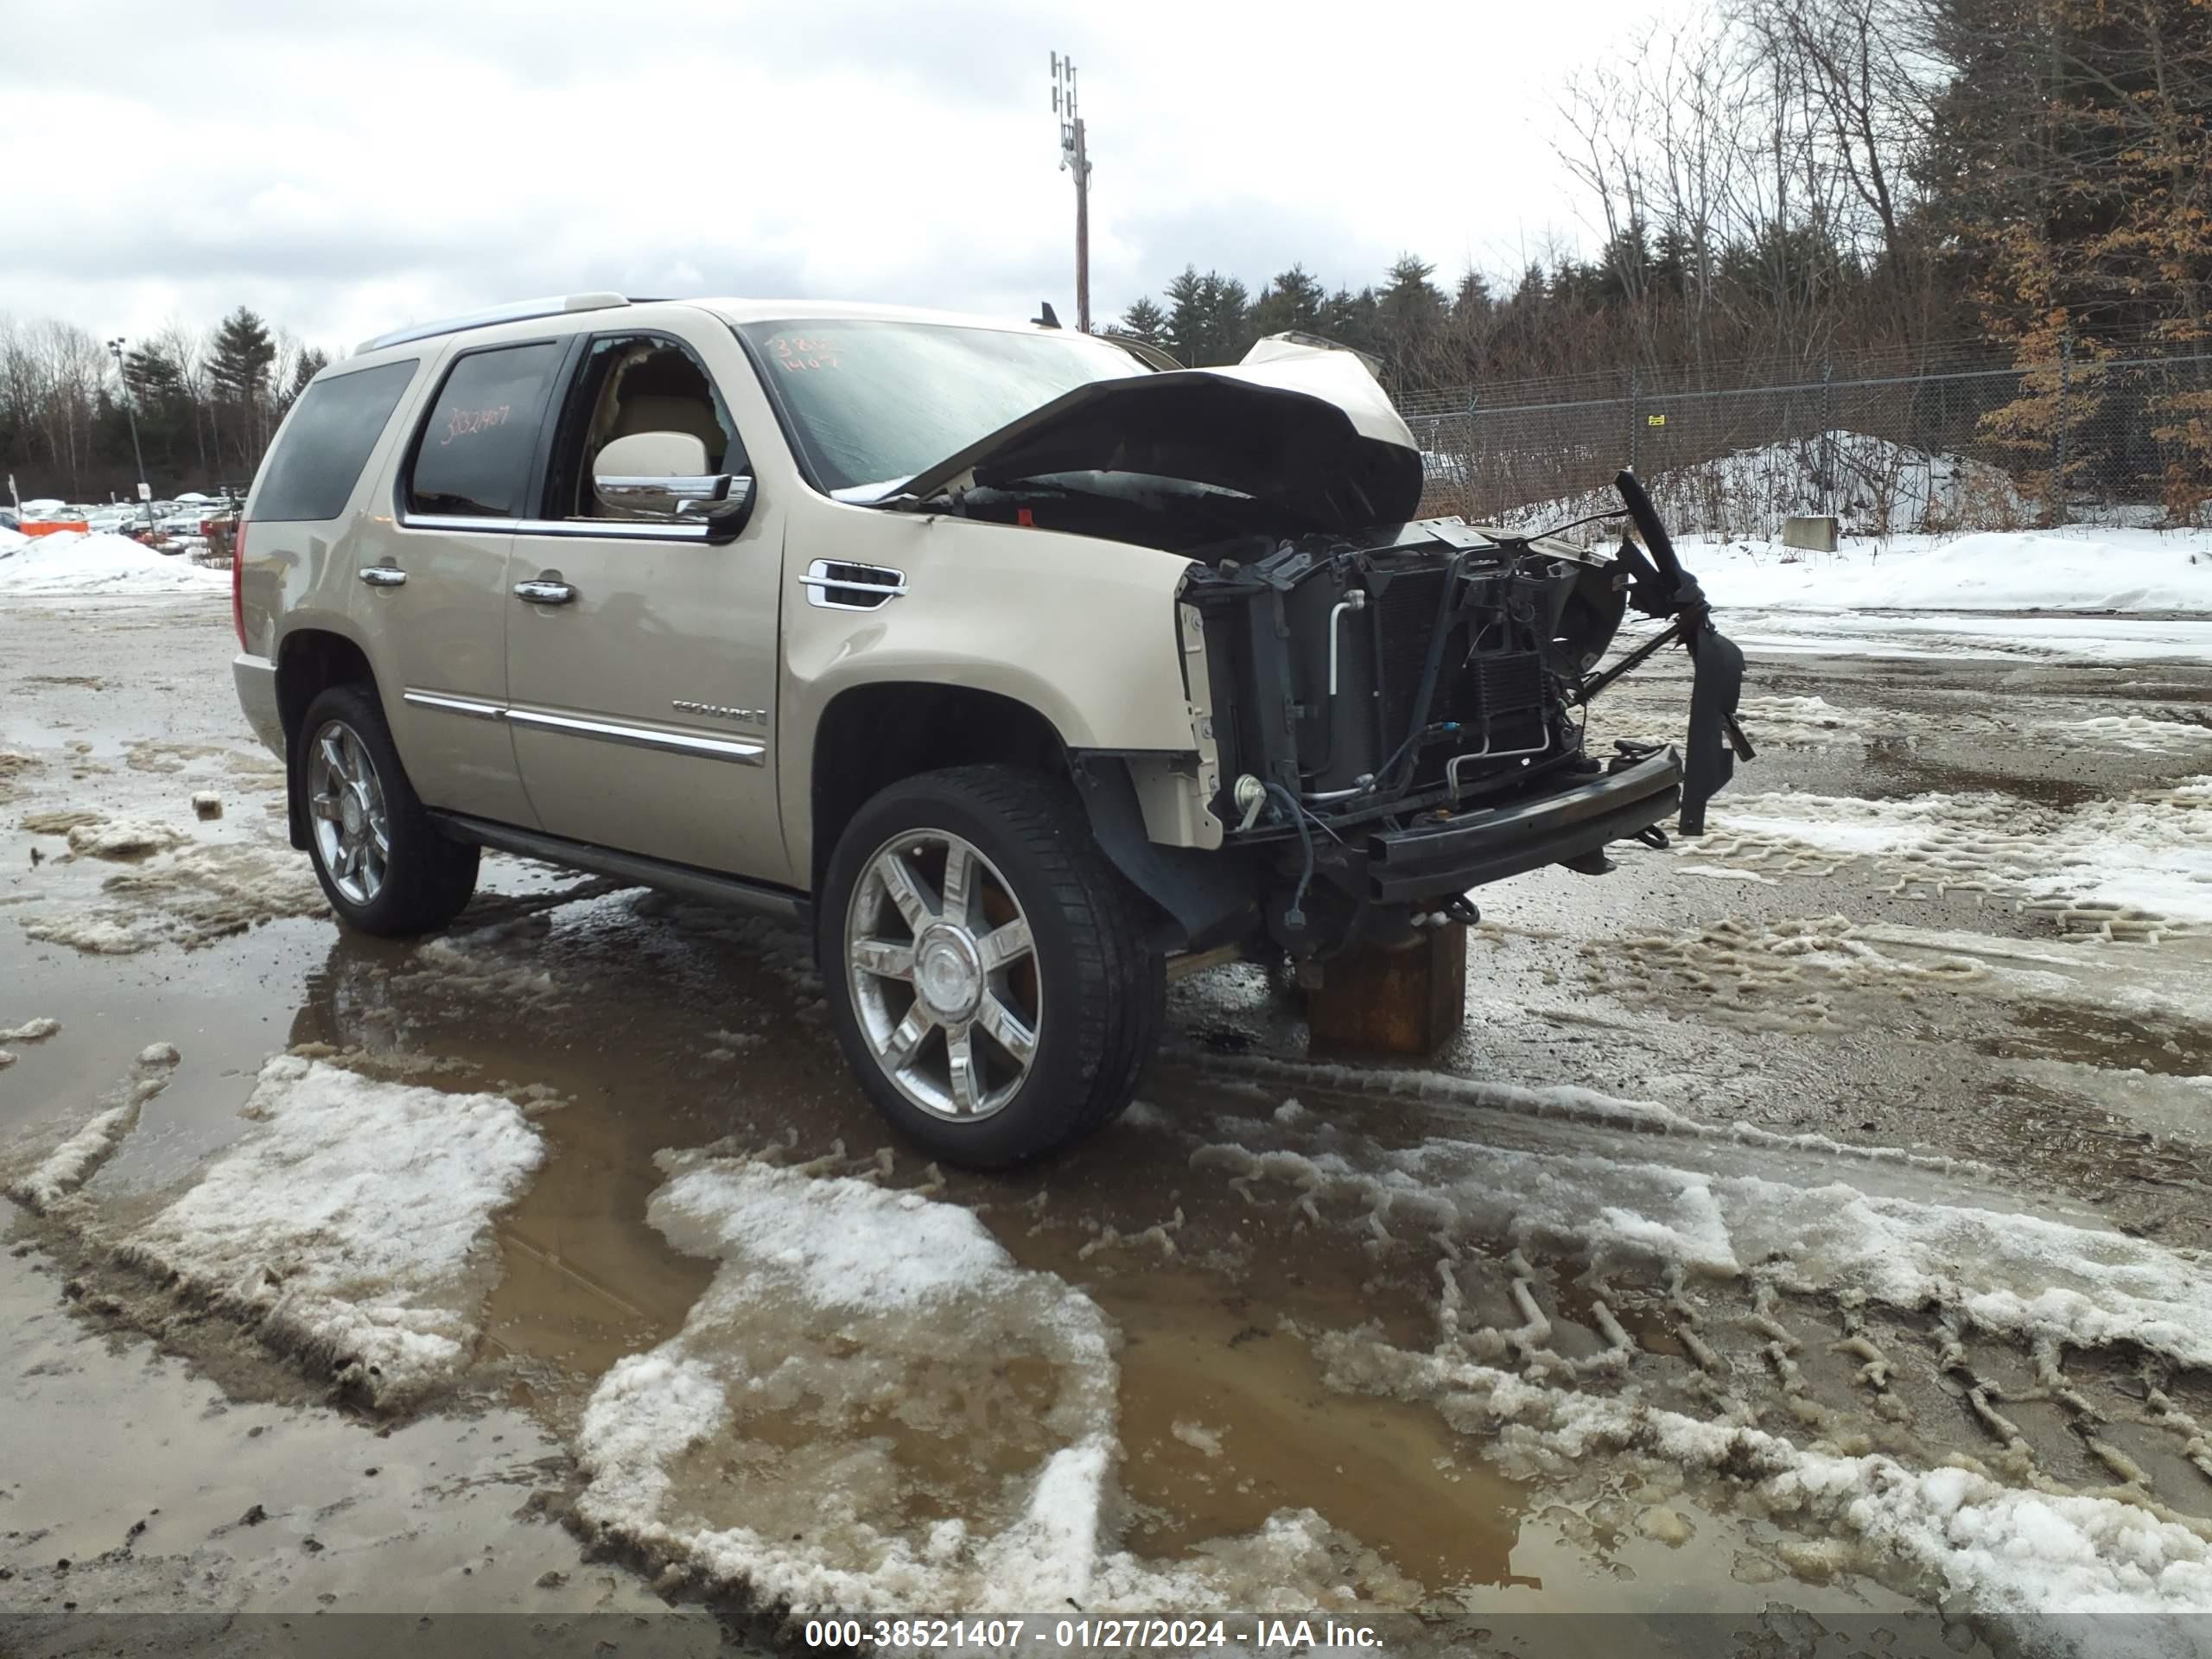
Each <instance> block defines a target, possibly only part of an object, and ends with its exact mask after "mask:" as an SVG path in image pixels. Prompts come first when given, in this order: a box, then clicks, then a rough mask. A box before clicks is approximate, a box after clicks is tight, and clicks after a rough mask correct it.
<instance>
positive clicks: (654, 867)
mask: <svg viewBox="0 0 2212 1659" xmlns="http://www.w3.org/2000/svg"><path fill="white" fill-rule="evenodd" d="M430 818H431V821H432V822H433V823H435V824H436V825H437V826H438V828H439V829H441V830H442V831H444V833H445V834H447V835H448V836H451V837H453V839H454V840H455V841H463V842H471V843H473V844H474V845H476V846H479V847H489V848H491V849H493V850H494V851H496V852H502V853H513V854H515V855H517V856H518V857H521V858H534V859H537V860H538V861H540V862H542V863H546V864H558V865H560V866H562V867H563V868H567V869H571V870H585V871H588V872H589V873H590V874H594V875H605V876H612V877H613V879H614V880H618V881H632V882H635V883H636V884H637V885H638V886H639V887H658V888H660V889H662V890H663V891H664V892H667V893H680V894H682V895H683V897H684V898H686V899H700V900H702V901H703V902H705V903H707V904H710V905H728V906H731V907H732V908H734V909H737V910H747V911H751V912H753V914H754V915H756V916H766V917H770V918H773V919H775V920H777V921H781V922H795V923H797V924H798V925H799V926H801V927H805V928H811V927H812V926H813V925H814V906H813V904H812V903H811V902H810V900H809V899H807V897H806V895H805V894H804V893H793V892H791V890H790V889H789V888H788V887H769V886H767V885H766V883H764V882H758V881H747V880H742V879H741V878H740V877H737V876H734V875H725V874H722V873H721V871H719V870H702V869H701V868H698V867H697V866H696V865H693V864H674V863H671V862H670V861H668V860H666V859H660V858H647V857H645V855H643V854H640V853H622V852H617V851H616V850H615V849H613V848H612V847H599V846H594V844H593V843H591V842H588V841H570V840H569V839H567V838H566V837H565V836H549V835H546V834H544V833H543V832H542V831H539V830H536V829H517V828H516V827H515V826H514V825H513V824H512V823H497V822H495V821H494V820H493V819H490V818H473V817H469V816H468V815H467V814H466V813H463V812H440V811H437V810H435V809H434V810H431V812H430Z"/></svg>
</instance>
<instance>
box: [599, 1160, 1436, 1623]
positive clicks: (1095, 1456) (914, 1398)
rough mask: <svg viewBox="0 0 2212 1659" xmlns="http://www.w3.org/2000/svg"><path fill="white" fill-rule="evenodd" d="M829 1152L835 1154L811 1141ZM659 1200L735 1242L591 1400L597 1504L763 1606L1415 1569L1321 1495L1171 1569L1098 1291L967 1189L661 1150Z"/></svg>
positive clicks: (1207, 1597)
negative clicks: (1056, 1268) (1050, 1263)
mask: <svg viewBox="0 0 2212 1659" xmlns="http://www.w3.org/2000/svg"><path fill="white" fill-rule="evenodd" d="M823 1161H824V1162H829V1161H835V1160H823ZM659 1163H660V1165H661V1167H662V1169H663V1170H664V1172H665V1173H667V1175H668V1177H669V1179H668V1182H667V1184H666V1185H664V1186H663V1187H662V1188H661V1190H660V1191H659V1192H658V1193H656V1194H655V1195H654V1198H653V1199H652V1203H651V1205H650V1206H649V1209H648V1216H649V1217H650V1219H651V1220H652V1223H653V1224H654V1225H655V1226H656V1227H658V1228H659V1229H660V1230H661V1231H662V1232H663V1233H664V1234H665V1235H666V1236H668V1238H669V1239H670V1240H671V1243H675V1244H676V1245H677V1246H678V1247H679V1248H681V1249H686V1250H689V1251H691V1252H693V1253H695V1254H698V1255H707V1256H709V1257H712V1258H714V1259H716V1260H718V1261H719V1262H720V1263H721V1265H720V1267H719V1268H718V1269H717V1271H716V1274H715V1280H714V1282H713V1283H712V1284H711V1285H710V1286H709V1288H708V1290H707V1292H706V1294H704V1295H703V1296H702V1297H701V1298H700V1299H699V1300H698V1302H697V1303H696V1305H695V1306H693V1308H692V1310H691V1312H690V1316H689V1317H688V1318H687V1319H686V1321H685V1323H684V1326H683V1330H682V1331H681V1332H678V1333H677V1336H676V1337H674V1338H671V1340H670V1341H668V1342H666V1343H664V1344H661V1346H660V1347H658V1348H657V1349H655V1350H653V1351H651V1352H649V1353H645V1354H639V1355H633V1356H632V1357H628V1358H626V1359H625V1360H623V1361H622V1362H620V1363H618V1364H617V1365H616V1366H615V1367H614V1368H613V1370H611V1371H610V1372H609V1373H608V1374H607V1376H606V1377H605V1378H604V1379H602V1380H601V1383H600V1385H599V1387H598V1389H596V1391H595V1392H594V1395H593V1396H592V1399H591V1402H590V1403H589V1405H588V1407H587V1408H586V1411H585V1414H584V1416H583V1420H582V1428H581V1432H580V1434H579V1441H578V1456H579V1460H580V1462H581V1464H582V1468H583V1471H584V1473H585V1474H586V1476H587V1478H588V1484H587V1485H586V1487H585V1489H584V1491H583V1492H582V1495H581V1497H579V1499H578V1502H577V1506H576V1513H577V1514H578V1516H579V1517H580V1518H582V1520H583V1521H584V1522H586V1523H587V1524H588V1525H590V1526H592V1527H594V1528H597V1529H601V1530H602V1531H603V1532H605V1533H607V1534H610V1535H613V1536H614V1537H617V1538H619V1539H620V1540H622V1541H624V1542H626V1543H627V1544H628V1545H630V1546H631V1547H632V1548H638V1549H640V1550H642V1551H644V1552H645V1553H646V1554H648V1555H649V1556H651V1557H652V1558H654V1559H656V1560H666V1561H668V1562H670V1563H671V1564H674V1565H677V1566H678V1567H681V1568H683V1570H685V1571H686V1572H688V1573H694V1574H697V1575H702V1576H703V1577H704V1578H706V1579H708V1580H710V1581H712V1582H714V1583H715V1584H716V1585H719V1586H724V1587H727V1588H731V1589H735V1590H739V1591H741V1592H744V1593H745V1594H746V1595H747V1596H748V1597H749V1598H750V1599H752V1600H753V1601H754V1602H755V1603H758V1604H762V1605H781V1606H785V1607H788V1608H789V1609H790V1610H791V1611H792V1612H793V1613H794V1614H795V1615H803V1614H804V1613H806V1612H810V1611H816V1610H818V1609H831V1610H835V1611H841V1612H850V1613H868V1612H897V1611H911V1610H912V1609H913V1608H916V1607H924V1606H930V1607H957V1608H960V1609H962V1610H963V1611H968V1612H971V1613H972V1612H988V1611H1036V1610H1037V1609H1039V1608H1043V1607H1058V1606H1063V1605H1069V1604H1070V1603H1072V1604H1074V1605H1079V1606H1081V1607H1083V1608H1084V1610H1085V1611H1090V1612H1094V1613H1095V1612H1098V1611H1106V1610H1109V1609H1120V1610H1123V1611H1136V1610H1149V1609H1156V1610H1162V1611H1177V1612H1187V1611H1193V1610H1195V1609H1198V1608H1201V1607H1209V1606H1211V1607H1215V1608H1218V1609H1224V1610H1225V1609H1227V1608H1230V1607H1236V1608H1239V1609H1251V1608H1255V1607H1258V1608H1291V1607H1294V1608H1297V1609H1299V1610H1300V1611H1306V1610H1309V1609H1311V1608H1313V1607H1315V1606H1319V1605H1335V1604H1336V1603H1337V1602H1338V1601H1339V1600H1341V1599H1342V1598H1343V1597H1344V1594H1345V1593H1347V1592H1346V1591H1345V1589H1344V1586H1347V1585H1348V1584H1350V1585H1355V1586H1358V1588H1357V1589H1356V1590H1354V1591H1353V1592H1351V1593H1360V1592H1364V1593H1365V1594H1366V1595H1367V1596H1368V1597H1369V1598H1370V1599H1385V1600H1387V1599H1391V1598H1393V1597H1402V1595H1403V1594H1404V1593H1406V1592H1407V1591H1408V1586H1406V1584H1405V1582H1404V1581H1403V1580H1401V1579H1399V1578H1398V1577H1397V1575H1396V1574H1395V1573H1393V1572H1391V1571H1390V1570H1389V1568H1388V1567H1386V1566H1384V1565H1383V1564H1382V1563H1380V1562H1379V1561H1377V1562H1375V1563H1374V1564H1373V1565H1372V1567H1370V1568H1367V1569H1364V1570H1351V1569H1348V1568H1347V1567H1346V1566H1345V1564H1344V1559H1343V1558H1344V1556H1345V1555H1346V1554H1348V1553H1350V1552H1349V1548H1348V1546H1347V1544H1346V1542H1345V1541H1344V1540H1343V1539H1342V1535H1338V1534H1336V1533H1335V1532H1334V1531H1333V1529H1331V1528H1330V1527H1329V1526H1328V1525H1327V1524H1326V1523H1325V1522H1323V1521H1322V1520H1321V1519H1320V1517H1319V1516H1316V1515H1314V1514H1313V1512H1311V1511H1310V1510H1301V1511H1296V1512H1290V1511H1280V1512H1278V1513H1277V1514H1275V1515H1274V1516H1271V1517H1270V1518H1269V1519H1268V1522H1266V1523H1265V1525H1264V1526H1263V1527H1262V1529H1260V1530H1259V1531H1258V1532H1257V1533H1255V1534H1252V1535H1247V1536H1245V1537H1243V1538H1238V1539H1230V1540H1216V1541H1211V1542H1209V1543H1207V1544H1205V1545H1204V1546H1201V1547H1200V1548H1199V1549H1198V1550H1197V1551H1194V1552H1193V1553H1192V1555H1190V1556H1189V1557H1186V1558H1185V1559H1184V1560H1179V1561H1177V1562H1175V1563H1173V1565H1172V1566H1170V1565H1164V1564H1154V1563H1148V1562H1145V1561H1141V1560H1138V1559H1137V1558H1136V1557H1135V1556H1134V1555H1132V1554H1129V1553H1128V1551H1126V1550H1124V1549H1122V1548H1117V1547H1116V1542H1115V1540H1114V1538H1113V1536H1112V1535H1111V1529H1110V1526H1109V1516H1111V1515H1112V1514H1114V1513H1115V1511H1116V1503H1115V1502H1114V1498H1113V1471H1114V1465H1115V1463H1116V1459H1118V1457H1119V1455H1120V1451H1119V1446H1118V1441H1117V1440H1116V1412H1117V1395H1118V1383H1119V1372H1118V1368H1117V1366H1116V1362H1115V1357H1114V1336H1113V1332H1112V1330H1111V1327H1110V1326H1109V1325H1108V1323H1107V1321H1106V1319H1105V1318H1104V1316H1103V1314H1102V1313H1100V1312H1099V1310H1098V1308H1097V1307H1096V1305H1094V1304H1093V1303H1092V1302H1091V1301H1090V1299H1089V1298H1088V1297H1086V1296H1084V1295H1083V1294H1081V1293H1080V1292H1078V1291H1077V1290H1075V1289H1073V1288H1071V1287H1069V1286H1068V1285H1066V1284H1065V1283H1064V1282H1063V1281H1060V1280H1059V1279H1058V1278H1057V1277H1055V1276H1054V1275H1052V1274H1046V1273H1039V1272H1034V1271H1031V1270H1028V1269H1025V1268H1020V1266H1018V1265H1016V1264H1015V1263H1014V1261H1013V1260H1012V1258H1011V1257H1009V1256H1008V1255H1007V1253H1006V1252H1005V1250H1004V1249H1002V1248H1001V1246H1000V1245H999V1244H998V1243H997V1242H996V1241H995V1239H993V1238H992V1237H991V1236H990V1234H989V1233H988V1231H986V1230H985V1229H984V1228H983V1225H982V1223H981V1222H980V1221H979V1220H977V1219H976V1217H975V1215H974V1214H973V1213H971V1212H970V1211H967V1210H965V1209H963V1208H962V1207H960V1206H958V1205H951V1204H946V1203H942V1202H939V1201H938V1200H936V1199H933V1198H925V1197H924V1196H922V1195H921V1194H920V1193H918V1192H898V1191H894V1190H892V1189H889V1188H886V1187H883V1186H881V1185H878V1181H879V1179H880V1167H879V1166H876V1165H874V1163H873V1162H872V1161H870V1162H864V1163H861V1164H859V1165H857V1167H860V1168H861V1169H862V1170H864V1171H865V1174H864V1175H854V1174H840V1173H823V1172H822V1171H821V1169H820V1168H819V1166H804V1167H785V1166H780V1165H779V1164H776V1163H772V1162H770V1161H767V1160H764V1159H757V1158H753V1157H750V1156H745V1155H718V1154H715V1153H713V1152H708V1153H663V1154H660V1158H659Z"/></svg>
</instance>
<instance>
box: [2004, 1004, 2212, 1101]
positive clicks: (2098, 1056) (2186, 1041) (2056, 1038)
mask: <svg viewBox="0 0 2212 1659" xmlns="http://www.w3.org/2000/svg"><path fill="white" fill-rule="evenodd" d="M1973 1041H1974V1047H1975V1048H1977V1049H1979V1050H1980V1052H1982V1053H1984V1054H1987V1055H1989V1056H1991V1057H1992V1058H1996V1059H2007V1060H2012V1059H2043V1060H2073V1061H2079V1062H2082V1063H2083V1064H2085V1065H2089V1066H2093V1067H2095V1068H2096V1069H2098V1070H2101V1071H2143V1072H2147V1073H2149V1074H2150V1075H2151V1076H2152V1077H2202V1076H2203V1075H2204V1074H2205V1073H2206V1071H2208V1070H2212V1043H2208V1041H2207V1033H2206V1032H2205V1031H2204V1029H2203V1028H2202V1027H2183V1026H2179V1025H2169V1024H2165V1023H2164V1022H2154V1021H2152V1020H2145V1019H2139V1018H2136V1017H2133V1016H2131V1015H2130V1014H2126V1013H2125V1012H2122V1011H2121V1010H2119V1009H2116V1008H2112V1007H2086V1006H2081V1005H2075V1004H2068V1005H2064V1006H2060V1005H2055V1004H2050V1003H2043V1002H2032V1001H2031V1002H2022V1003H2019V1004H2018V1005H2016V1006H2015V1007H2013V1008H2012V1024H2011V1027H2010V1028H2009V1029H2007V1030H2005V1031H2001V1032H1990V1033H1984V1034H1982V1035H1980V1036H1979V1037H1976V1038H1974V1039H1973ZM2205 1104H2206V1108H2207V1110H2208V1113H2212V1090H2208V1092H2207V1093H2206V1095H2205Z"/></svg>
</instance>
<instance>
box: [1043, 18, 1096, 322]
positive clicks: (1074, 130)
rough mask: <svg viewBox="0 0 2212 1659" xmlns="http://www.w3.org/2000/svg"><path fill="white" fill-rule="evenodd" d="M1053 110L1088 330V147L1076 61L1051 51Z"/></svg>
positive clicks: (1078, 296)
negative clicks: (1069, 177) (1069, 176)
mask: <svg viewBox="0 0 2212 1659" xmlns="http://www.w3.org/2000/svg"><path fill="white" fill-rule="evenodd" d="M1052 113H1053V114H1054V115H1057V116H1058V117H1059V118H1060V170H1061V171H1062V172H1063V173H1073V174H1074V175H1075V326H1076V327H1077V328H1079V329H1081V330H1082V331H1083V332H1084V334H1089V333H1090V147H1089V146H1088V145H1087V144H1086V143H1084V130H1083V115H1082V112H1081V111H1078V110H1077V108H1076V98H1075V60H1074V59H1073V58H1070V57H1065V56H1063V55H1062V54H1059V53H1058V52H1055V53H1053V54H1052Z"/></svg>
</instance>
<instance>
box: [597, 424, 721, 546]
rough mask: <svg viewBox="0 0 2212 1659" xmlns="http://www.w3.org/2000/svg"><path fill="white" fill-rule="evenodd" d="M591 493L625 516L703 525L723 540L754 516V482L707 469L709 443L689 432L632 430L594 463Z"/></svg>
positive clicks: (608, 446) (713, 535) (713, 539)
mask: <svg viewBox="0 0 2212 1659" xmlns="http://www.w3.org/2000/svg"><path fill="white" fill-rule="evenodd" d="M591 485H592V493H593V494H594V496H595V497H596V498H597V499H598V501H599V505H601V507H602V508H604V509H605V510H606V511H607V512H610V513H613V514H615V515H617V516H618V517H620V518H645V519H661V520H666V521H668V522H670V523H676V524H705V525H706V526H707V527H708V529H709V531H710V532H711V533H710V534H709V537H708V539H709V540H710V541H727V540H728V539H729V538H730V537H734V536H735V535H736V534H737V533H738V532H739V531H741V530H743V529H744V528H745V522H746V520H747V519H748V518H751V517H752V516H753V480H752V479H751V478H750V477H748V476H746V475H743V474H732V473H709V472H708V471H707V447H706V445H705V444H704V443H702V442H700V440H699V439H698V438H697V437H696V436H694V435H692V434H690V433H688V432H632V433H631V434H630V435H628V436H626V437H620V438H617V439H615V440H614V441H613V442H611V443H609V444H607V447H606V448H603V449H601V451H600V452H599V454H598V457H597V458H596V459H595V460H594V461H593V462H592V480H591Z"/></svg>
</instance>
